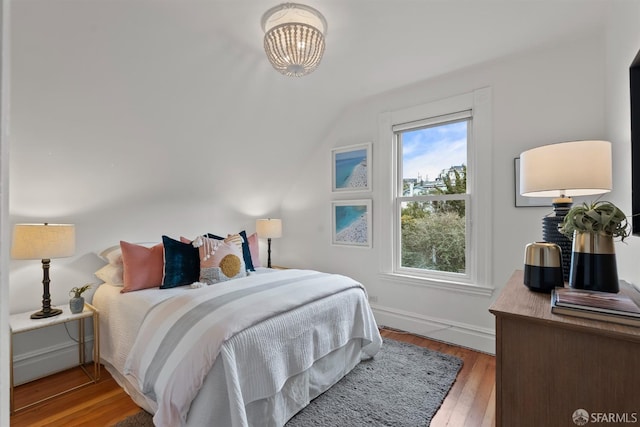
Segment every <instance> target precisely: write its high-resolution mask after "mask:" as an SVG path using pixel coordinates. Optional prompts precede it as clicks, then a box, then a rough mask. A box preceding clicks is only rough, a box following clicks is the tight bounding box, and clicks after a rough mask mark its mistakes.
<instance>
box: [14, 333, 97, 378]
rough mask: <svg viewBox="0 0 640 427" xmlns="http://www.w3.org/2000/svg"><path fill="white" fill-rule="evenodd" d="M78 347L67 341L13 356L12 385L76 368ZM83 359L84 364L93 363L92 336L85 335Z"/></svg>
mask: <svg viewBox="0 0 640 427" xmlns="http://www.w3.org/2000/svg"><path fill="white" fill-rule="evenodd" d="M78 345H79V344H78V343H77V342H75V341H73V340H67V341H64V342H61V343H58V344H56V345H52V346H48V347H44V348H39V349H37V350H34V351H28V352H24V353H21V354H16V355H14V357H13V382H14V385H20V384H24V383H27V382H29V381H33V380H36V379H38V378H42V377H46V376H48V375H51V374H55V373H56V372H60V371H64V370H65V369H69V368H73V367H74V366H78V363H79V362H78ZM85 357H86V362H90V361H93V335H91V336H89V335H87V337H86V339H85Z"/></svg>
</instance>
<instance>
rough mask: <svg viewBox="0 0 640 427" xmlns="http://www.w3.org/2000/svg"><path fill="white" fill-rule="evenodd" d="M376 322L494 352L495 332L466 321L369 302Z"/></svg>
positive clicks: (435, 338) (439, 339)
mask: <svg viewBox="0 0 640 427" xmlns="http://www.w3.org/2000/svg"><path fill="white" fill-rule="evenodd" d="M371 309H372V310H373V314H374V316H375V318H376V322H378V325H379V326H388V327H390V328H394V329H400V330H403V331H406V332H410V333H412V334H415V335H419V336H422V337H426V338H430V339H433V340H436V341H444V342H448V343H451V344H455V345H459V346H461V347H467V348H471V349H474V350H478V351H481V352H483V353H489V354H495V351H496V350H495V349H496V334H495V331H494V330H493V329H489V328H481V327H478V326H476V325H471V324H468V323H460V322H453V321H450V320H447V319H438V318H433V317H428V316H424V315H421V314H417V313H411V312H407V311H403V310H398V309H395V308H390V307H382V306H379V305H375V304H371Z"/></svg>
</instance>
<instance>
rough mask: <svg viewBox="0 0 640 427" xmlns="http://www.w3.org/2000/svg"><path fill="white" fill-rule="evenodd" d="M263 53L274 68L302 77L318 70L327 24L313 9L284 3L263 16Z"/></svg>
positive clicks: (286, 74)
mask: <svg viewBox="0 0 640 427" xmlns="http://www.w3.org/2000/svg"><path fill="white" fill-rule="evenodd" d="M262 29H263V30H264V32H265V34H264V50H265V52H266V53H267V58H269V62H271V65H273V68H275V69H276V70H278V72H280V73H282V74H284V75H285V76H295V77H301V76H304V75H307V74H309V73H311V72H312V71H313V70H315V69H316V68H317V67H318V64H320V60H321V59H322V54H323V53H324V36H325V34H326V32H327V21H326V20H325V19H324V16H322V14H321V13H320V12H318V11H317V10H315V9H314V8H312V7H309V6H305V5H303V4H296V3H284V4H281V5H279V6H276V7H273V8H271V9H269V10H268V11H267V12H266V13H265V14H264V15H263V16H262Z"/></svg>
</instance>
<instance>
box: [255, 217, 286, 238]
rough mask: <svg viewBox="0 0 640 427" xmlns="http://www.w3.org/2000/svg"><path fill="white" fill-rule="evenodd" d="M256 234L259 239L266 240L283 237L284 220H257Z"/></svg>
mask: <svg viewBox="0 0 640 427" xmlns="http://www.w3.org/2000/svg"><path fill="white" fill-rule="evenodd" d="M256 232H257V233H258V236H259V237H263V238H265V239H272V238H279V237H282V220H279V219H271V218H268V219H258V220H256Z"/></svg>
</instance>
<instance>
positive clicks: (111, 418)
mask: <svg viewBox="0 0 640 427" xmlns="http://www.w3.org/2000/svg"><path fill="white" fill-rule="evenodd" d="M381 335H382V336H383V337H388V338H391V339H395V340H398V341H405V342H409V343H412V344H415V345H419V346H422V347H427V348H429V349H432V350H436V351H439V352H441V353H447V354H452V355H454V356H458V357H460V358H461V359H462V360H463V361H464V365H463V367H462V369H461V370H460V373H459V374H458V378H457V379H456V382H455V383H454V384H453V387H452V388H451V391H449V394H448V395H447V398H446V399H445V401H444V402H443V404H442V406H441V407H440V410H439V411H438V412H437V414H436V416H435V417H434V419H433V420H432V422H431V426H432V427H445V426H450V427H492V426H494V424H495V413H494V411H495V370H496V364H495V358H494V357H493V356H490V355H487V354H484V353H479V352H476V351H473V350H469V349H466V348H461V347H456V346H453V345H449V344H445V343H441V342H438V341H431V340H428V339H426V338H422V337H418V336H415V335H411V334H408V333H404V332H398V331H391V330H387V329H383V330H382V331H381ZM86 379H87V378H86V376H85V375H84V373H83V372H82V370H81V369H80V368H76V369H71V370H68V371H65V372H61V373H59V374H55V375H51V376H49V377H46V378H43V379H41V380H37V381H33V382H30V383H27V384H24V385H21V386H18V387H16V390H15V393H14V399H15V405H16V407H17V408H20V407H23V406H25V405H28V404H29V403H30V402H36V401H38V400H40V399H42V397H43V396H45V395H49V394H55V392H56V391H60V390H65V389H68V388H70V387H73V386H75V385H77V384H82V383H83V382H85V381H86ZM139 410H140V408H138V406H137V405H136V404H135V403H133V401H132V400H131V399H130V398H129V396H128V395H127V394H126V393H125V392H124V391H123V390H122V389H121V388H120V387H119V386H118V384H117V383H116V382H115V380H114V379H113V378H111V376H110V375H109V373H108V372H107V371H106V370H105V369H103V370H102V378H101V379H100V381H99V382H98V383H97V384H91V385H88V386H85V387H82V388H80V389H77V390H75V391H72V392H70V393H66V394H64V395H61V396H58V397H55V398H53V399H51V400H49V401H47V402H43V403H39V404H37V405H34V406H33V407H30V408H27V409H23V410H21V411H18V412H17V413H16V414H14V415H13V416H12V417H11V426H12V427H39V426H47V427H49V426H51V427H56V426H60V427H62V426H64V427H73V426H92V427H100V426H112V425H113V424H115V423H117V422H118V421H121V420H123V419H125V418H127V417H128V416H130V415H133V414H135V413H137V412H138V411H139Z"/></svg>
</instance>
